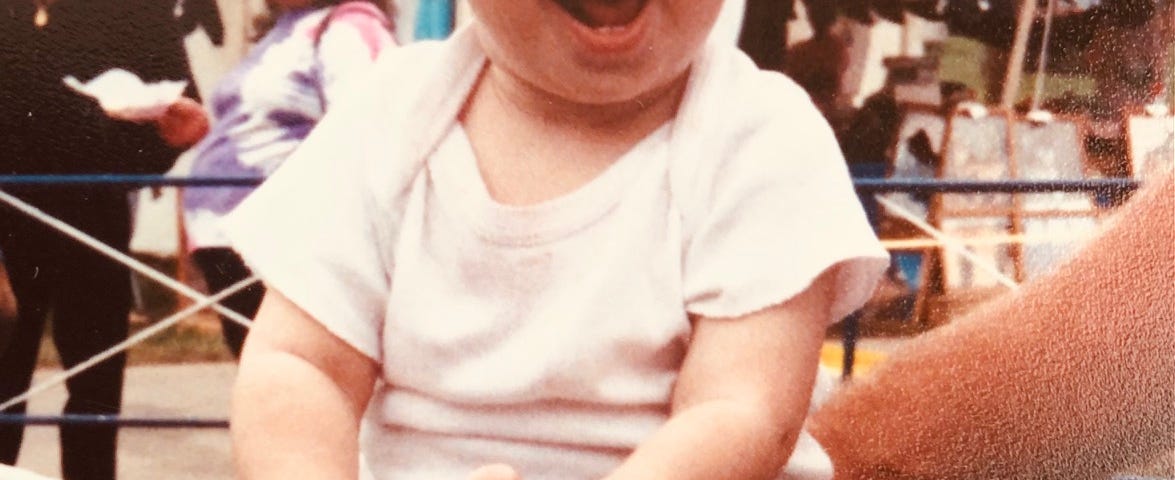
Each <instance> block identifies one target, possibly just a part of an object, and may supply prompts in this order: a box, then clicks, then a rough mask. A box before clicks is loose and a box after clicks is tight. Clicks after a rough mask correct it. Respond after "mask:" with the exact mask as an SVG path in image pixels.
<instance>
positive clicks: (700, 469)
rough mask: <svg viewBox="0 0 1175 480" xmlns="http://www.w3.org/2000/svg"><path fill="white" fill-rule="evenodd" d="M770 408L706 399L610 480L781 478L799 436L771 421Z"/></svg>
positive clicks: (660, 433)
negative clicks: (783, 467) (783, 466)
mask: <svg viewBox="0 0 1175 480" xmlns="http://www.w3.org/2000/svg"><path fill="white" fill-rule="evenodd" d="M767 412H768V410H767V409H765V408H756V407H754V406H751V405H748V404H743V403H740V402H736V401H730V400H716V401H709V402H705V403H701V404H698V405H695V406H692V407H689V408H688V409H685V410H683V411H681V412H679V413H677V414H675V415H674V416H673V417H672V418H670V420H669V421H668V422H666V423H665V425H663V426H662V427H661V428H660V429H659V430H657V431H656V432H655V433H654V434H653V435H652V436H651V437H650V438H649V439H647V440H646V441H645V442H643V443H642V444H641V445H640V447H639V448H637V449H636V451H635V452H633V454H632V455H631V456H630V457H629V458H628V459H627V460H626V461H625V462H624V463H623V464H622V465H621V466H620V468H618V469H617V470H616V471H615V472H613V473H612V474H611V475H609V476H608V477H607V479H606V480H629V479H639V480H650V479H674V480H687V479H707V480H710V479H715V478H722V479H729V480H744V479H745V480H750V479H770V478H775V477H776V476H777V475H778V473H779V469H780V468H781V467H782V465H783V464H784V463H785V462H786V461H787V457H788V456H789V455H790V453H791V451H792V448H793V447H794V446H795V441H796V438H797V436H798V435H799V431H800V427H801V421H802V414H803V413H802V411H800V412H799V413H798V414H797V415H796V417H797V418H796V421H795V422H793V424H791V425H782V424H779V423H778V422H773V421H769V420H767V419H768V418H770V416H769V415H767Z"/></svg>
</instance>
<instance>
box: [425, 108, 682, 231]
mask: <svg viewBox="0 0 1175 480" xmlns="http://www.w3.org/2000/svg"><path fill="white" fill-rule="evenodd" d="M672 124H673V123H672V121H670V122H667V123H666V124H664V125H662V126H660V127H658V128H657V129H656V130H654V131H653V132H652V133H650V134H649V135H647V136H646V137H645V138H643V139H641V141H639V142H637V144H636V145H634V146H633V147H632V148H631V149H629V151H628V152H626V153H625V154H623V155H621V157H620V158H619V159H617V160H616V162H614V163H613V164H612V165H610V166H608V168H606V169H605V170H604V171H603V172H601V173H600V174H599V175H597V176H596V177H595V178H593V179H591V180H589V181H588V182H587V183H585V184H583V185H581V186H579V187H578V188H576V189H575V190H572V191H570V192H568V193H566V194H563V195H560V196H558V197H555V198H552V199H550V200H546V201H543V202H539V203H536V204H531V205H507V204H503V203H499V202H498V201H496V200H494V199H493V197H492V196H491V195H490V193H489V189H488V188H487V187H486V185H485V181H484V179H483V178H482V176H481V171H480V169H479V168H478V166H477V157H476V155H475V154H474V151H473V146H472V144H471V143H470V140H469V137H468V136H467V134H466V132H465V129H464V128H463V127H462V126H461V124H460V123H456V124H454V126H453V128H452V129H451V130H450V131H449V133H447V134H446V135H445V137H444V139H442V141H441V142H440V144H438V146H437V149H436V150H435V151H434V152H433V153H432V155H430V157H429V161H428V173H429V177H430V181H431V183H432V185H433V187H434V188H435V191H436V197H437V199H438V201H439V202H440V203H442V204H444V205H443V206H445V207H447V208H446V210H447V211H449V212H450V213H453V214H456V216H457V217H458V218H460V219H461V220H462V221H463V222H464V223H465V224H466V225H467V226H468V228H471V229H472V230H474V231H475V232H476V233H477V234H478V235H479V236H480V237H481V238H482V239H484V240H486V241H488V242H490V243H495V244H499V245H504V246H519V247H525V246H536V245H541V244H545V243H550V242H553V241H556V240H558V239H561V238H564V237H566V236H568V235H570V234H572V233H574V232H576V231H579V230H582V229H584V228H587V227H588V226H590V225H592V224H594V223H595V222H596V221H598V220H600V219H601V218H603V216H604V215H605V214H607V213H608V212H609V211H611V210H612V209H613V208H615V207H616V206H617V205H618V204H619V203H620V201H621V200H622V198H623V197H624V192H625V190H626V189H627V188H628V186H629V185H630V184H631V183H632V180H633V179H635V178H636V177H637V176H638V174H639V173H640V172H641V171H642V170H644V169H646V168H648V167H649V166H650V165H653V164H657V163H661V162H659V161H658V158H657V157H660V156H666V155H668V150H669V149H668V142H669V139H670V138H671V132H672Z"/></svg>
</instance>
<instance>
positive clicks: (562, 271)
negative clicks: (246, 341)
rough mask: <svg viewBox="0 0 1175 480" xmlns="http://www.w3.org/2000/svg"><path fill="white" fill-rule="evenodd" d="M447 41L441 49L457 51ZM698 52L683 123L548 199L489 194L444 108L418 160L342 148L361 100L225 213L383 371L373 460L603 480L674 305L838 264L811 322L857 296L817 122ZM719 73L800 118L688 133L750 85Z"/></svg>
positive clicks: (750, 292)
mask: <svg viewBox="0 0 1175 480" xmlns="http://www.w3.org/2000/svg"><path fill="white" fill-rule="evenodd" d="M466 33H467V32H466ZM461 35H463V34H458V36H459V38H458V39H456V40H453V41H451V42H450V43H448V44H446V45H447V47H446V48H450V49H459V48H471V47H470V46H469V45H471V43H470V42H468V40H462V39H461V38H460V37H461ZM412 48H415V47H406V48H405V49H404V50H410V49H412ZM723 48H727V47H723ZM729 48H733V47H729ZM707 52H708V53H707V55H711V56H718V58H720V59H725V60H722V61H721V62H715V61H714V60H709V61H699V63H698V64H697V65H696V66H695V69H696V70H697V71H696V72H695V73H694V74H693V75H694V78H693V79H691V86H690V87H689V88H688V90H687V94H686V97H685V100H684V102H685V103H683V105H682V108H681V113H680V114H679V115H678V118H677V119H675V120H673V121H672V122H670V123H669V124H666V125H665V126H663V127H661V128H660V129H658V130H657V131H655V132H654V133H653V134H651V135H649V136H648V137H647V138H645V139H644V140H643V141H642V142H640V143H639V144H638V145H637V146H636V147H634V148H633V149H632V150H631V151H630V152H629V153H627V154H626V155H624V156H623V157H622V158H620V159H619V160H618V161H617V162H616V163H615V164H613V165H612V166H611V167H609V168H608V169H607V170H606V171H604V172H603V173H602V174H601V175H600V176H598V177H597V178H595V179H593V180H592V181H591V182H589V183H588V184H586V185H584V186H582V187H581V188H579V189H577V190H575V191H573V192H571V193H569V194H566V195H564V196H562V197H559V198H556V199H553V200H550V201H547V202H544V203H541V204H538V205H530V206H521V207H519V206H506V205H501V204H498V203H496V202H494V201H493V200H492V199H491V198H490V196H489V194H488V193H487V191H486V188H485V185H484V183H483V182H482V179H481V177H480V175H479V173H478V169H477V165H476V159H475V157H474V154H473V151H472V149H471V147H470V145H469V143H468V139H467V137H466V136H465V134H464V131H463V130H462V128H461V127H460V125H459V124H457V123H456V122H454V121H453V120H452V119H449V121H448V123H447V127H445V128H441V129H439V130H437V131H436V135H437V137H436V138H435V139H434V140H431V141H430V142H431V144H430V146H429V147H427V148H424V149H422V150H420V151H422V152H425V154H424V158H423V159H422V160H421V162H422V164H423V168H419V169H415V170H413V169H410V168H406V167H388V166H387V164H389V163H394V162H403V161H405V159H400V158H396V157H397V156H398V155H401V154H402V153H400V152H402V151H407V150H400V149H398V148H397V147H396V146H395V144H394V143H381V141H376V140H372V141H370V142H369V144H368V145H367V146H366V147H363V148H361V149H356V148H355V147H354V146H353V145H351V146H348V142H350V143H351V144H354V143H364V142H367V140H366V139H365V137H362V135H355V136H351V137H348V136H347V135H348V134H350V133H351V132H350V131H349V130H348V129H347V128H345V127H346V125H361V124H363V125H370V124H371V123H373V122H372V121H371V119H372V118H373V117H372V115H375V116H378V112H377V113H372V111H374V110H376V109H375V108H371V107H362V106H357V107H355V108H354V109H351V110H347V111H345V112H343V113H338V114H336V113H333V112H332V113H331V114H329V115H328V117H327V121H326V122H327V123H324V126H323V127H321V132H317V131H316V132H315V133H314V134H312V135H311V138H310V139H308V140H307V141H306V143H305V145H306V147H305V148H304V149H303V150H302V151H300V152H299V153H298V154H296V155H295V157H294V158H292V159H290V160H289V161H288V162H287V164H286V165H285V166H283V167H282V169H281V170H279V171H278V172H277V174H276V175H274V176H273V177H272V178H271V179H270V180H269V181H268V182H267V183H266V184H265V185H264V186H263V187H262V188H261V189H259V190H258V191H257V192H256V193H255V194H254V195H253V196H252V197H250V199H248V200H247V201H246V203H245V204H244V205H243V206H242V207H241V209H240V210H238V211H237V212H236V213H235V214H234V215H233V216H232V217H231V227H230V229H229V232H230V236H231V237H232V238H233V240H234V246H235V247H236V248H237V249H238V250H239V251H241V252H242V254H243V256H244V257H245V258H246V259H247V261H248V262H249V264H250V266H251V267H253V269H254V270H255V271H256V272H258V273H259V274H260V275H261V276H262V277H263V278H264V279H265V280H266V281H267V282H268V283H269V285H270V286H271V287H272V288H275V289H277V290H278V291H280V292H282V293H283V294H284V295H285V296H287V297H288V298H290V299H291V300H292V301H293V302H295V303H296V304H298V305H299V306H300V307H301V308H303V309H304V310H305V311H307V312H308V313H310V314H311V315H312V316H313V317H315V318H316V319H317V320H318V321H319V322H321V323H322V324H323V325H324V326H326V328H327V329H329V330H330V331H332V332H334V333H335V334H336V335H338V336H339V337H340V338H342V339H343V340H345V341H347V342H348V343H350V344H351V345H352V346H354V347H355V348H356V349H358V350H359V351H361V352H363V353H365V354H367V355H369V356H370V357H371V358H372V359H374V360H375V361H377V362H379V363H380V364H381V366H382V379H381V380H382V381H381V382H380V384H379V385H378V386H377V390H376V395H375V397H374V399H373V400H372V403H371V405H370V408H369V410H368V413H367V416H366V418H365V423H364V433H363V437H364V438H363V441H362V448H363V453H364V468H366V469H367V470H368V472H369V475H371V476H372V477H373V478H375V479H378V480H393V479H394V480H402V479H404V480H406V479H422V480H423V479H430V480H435V479H459V478H464V476H465V475H467V474H468V473H469V472H470V471H471V470H472V469H473V468H476V467H477V466H480V465H483V464H486V463H497V462H502V463H507V464H511V465H513V466H514V467H515V468H517V469H518V470H519V472H520V473H521V474H522V475H523V477H524V478H526V479H528V480H546V479H552V480H553V479H588V478H600V477H602V476H604V475H605V474H606V473H607V472H608V471H610V470H611V469H612V468H614V467H615V466H616V465H617V464H618V463H619V462H621V461H622V460H623V459H624V458H625V457H626V456H627V454H628V453H629V452H630V451H631V450H632V449H633V448H634V447H635V446H636V445H637V444H638V443H639V442H640V441H641V440H642V439H644V438H645V437H647V436H648V435H649V434H650V433H651V432H652V431H653V430H655V429H656V428H658V426H660V425H661V424H662V423H663V422H664V421H665V420H666V418H667V416H668V407H669V398H670V393H671V390H672V388H673V383H674V380H675V378H676V375H677V371H678V369H679V367H680V365H681V361H682V359H683V356H684V354H685V350H686V345H687V339H688V335H689V334H690V325H689V322H688V314H690V313H693V314H698V315H706V316H713V317H735V316H739V315H742V314H746V313H749V312H753V311H755V310H759V309H762V308H764V307H767V306H770V305H773V304H777V303H780V302H782V301H785V300H787V299H788V298H790V297H792V296H793V295H795V294H797V293H799V292H801V291H802V290H804V289H805V288H806V287H807V286H808V284H809V283H810V282H811V281H812V280H813V279H814V278H815V277H816V276H818V275H819V274H820V273H822V272H823V271H825V270H826V269H828V268H829V267H831V266H833V265H840V266H841V267H842V268H840V270H839V271H840V274H839V275H838V277H837V283H838V285H837V291H838V293H839V295H838V298H837V301H836V306H835V307H834V309H833V310H834V311H833V312H830V313H829V316H828V317H826V318H816V319H812V321H818V322H824V323H827V322H831V321H834V320H837V319H839V318H840V317H841V316H843V315H845V314H847V313H849V312H851V311H852V310H853V309H855V308H856V307H858V306H859V305H860V304H861V303H863V302H864V301H865V299H867V298H868V295H869V294H870V293H871V292H872V287H873V286H874V284H875V282H876V279H877V278H878V275H879V274H880V272H881V271H882V270H883V269H884V267H885V265H886V260H885V259H886V254H885V252H884V250H882V249H881V247H880V246H879V244H878V242H877V240H876V238H875V237H874V235H873V233H872V231H871V230H870V228H869V225H868V224H867V222H866V220H865V217H864V214H863V212H862V210H861V207H860V205H859V203H858V201H857V198H856V196H855V195H854V194H853V191H852V188H851V186H850V182H849V177H848V174H847V170H846V167H845V165H844V162H843V160H842V159H841V157H840V154H839V152H838V149H837V146H836V143H835V140H834V139H833V137H832V134H831V132H830V130H829V128H828V127H827V125H826V124H825V123H824V121H823V120H822V119H821V117H820V116H819V113H817V112H816V110H815V108H814V107H812V106H811V104H810V102H809V101H808V100H807V98H806V96H805V95H804V94H803V92H802V91H801V90H799V89H798V87H795V86H794V84H792V83H790V82H789V81H786V80H784V79H783V78H782V77H778V76H775V75H771V77H770V78H769V79H767V80H766V81H764V80H763V79H762V78H760V77H759V76H758V72H757V70H753V66H749V67H748V64H749V60H746V59H745V58H744V57H741V56H739V55H737V54H735V53H733V52H731V51H727V50H720V51H719V52H714V49H710V50H708V51H707ZM393 58H394V59H397V58H400V57H399V56H395V57H393ZM472 58H474V59H476V58H477V57H476V56H473V57H472ZM395 61H397V62H400V63H398V64H397V65H396V66H399V67H401V68H407V67H406V65H408V64H407V63H403V62H406V60H403V59H400V60H395ZM471 61H476V60H471ZM722 65H725V66H726V68H733V69H735V71H736V72H741V73H739V75H742V76H746V78H747V80H748V81H749V85H750V86H752V87H755V88H767V87H772V88H778V89H782V90H781V91H771V92H768V97H777V96H780V95H783V96H784V100H785V101H786V102H785V103H786V104H787V105H788V106H789V107H790V108H791V110H789V111H786V112H774V113H773V112H766V113H764V112H762V111H758V110H756V109H755V108H753V107H751V108H748V112H750V114H749V115H747V116H745V118H739V117H735V118H729V119H724V120H723V121H727V122H732V123H734V124H738V123H739V122H743V121H744V120H747V119H750V120H749V121H752V124H751V125H750V127H748V128H746V129H743V130H738V132H739V133H738V134H737V135H733V136H732V135H726V133H728V132H721V131H719V132H710V131H708V130H707V131H700V130H698V129H699V128H700V127H702V126H704V125H706V124H707V123H708V122H712V121H714V119H704V118H702V117H699V116H698V112H697V109H699V108H704V105H705V102H706V101H708V100H707V99H711V98H713V92H715V91H716V90H715V89H713V88H711V87H712V86H713V85H711V84H710V83H708V82H717V81H718V80H717V79H722V78H736V79H737V78H741V77H739V76H734V77H731V75H729V74H726V73H721V74H718V75H717V77H713V76H708V75H706V74H705V72H707V71H708V69H713V68H721V66H722ZM746 68H750V69H752V70H745V71H744V70H743V69H746ZM380 71H381V72H383V73H381V75H393V74H396V72H397V71H402V70H397V69H395V68H390V67H388V68H383V69H380ZM699 72H700V73H699ZM765 75H770V74H765ZM716 78H717V79H716ZM384 80H387V79H384ZM376 84H377V85H386V84H387V82H380V81H377V82H376ZM468 85H470V84H469V83H465V84H464V86H454V87H453V90H452V91H449V92H447V94H449V95H457V96H458V99H460V98H464V97H463V96H464V95H467V94H468V90H467V88H468ZM719 86H720V85H719ZM726 86H727V87H730V88H735V89H738V88H740V85H738V84H737V83H736V84H730V85H726ZM463 88H464V89H463ZM719 91H720V90H719ZM732 97H733V98H738V97H737V96H732ZM366 101H367V103H374V104H377V105H378V103H379V101H380V100H375V101H373V100H371V99H367V100H366ZM364 111H366V112H367V113H366V114H364V113H361V112H364ZM732 111H734V112H736V113H735V114H736V115H737V114H738V113H737V112H739V111H741V110H739V109H732ZM724 114H729V112H724ZM365 115H366V116H365ZM763 115H766V117H765V118H767V119H768V121H766V122H760V120H759V119H758V118H759V117H758V116H763ZM332 118H333V119H332ZM330 122H333V123H330ZM429 128H431V127H424V128H422V130H421V131H428V129H429ZM712 133H719V134H723V138H721V139H720V140H722V142H719V143H720V144H721V150H722V152H721V154H716V155H708V156H706V157H705V158H701V159H696V160H689V161H691V162H697V163H696V164H691V165H689V169H690V172H691V173H690V175H689V176H687V179H686V180H679V179H675V177H674V175H676V174H677V173H678V172H680V171H681V170H679V169H680V168H684V167H682V166H681V165H678V164H677V163H675V162H678V161H684V159H686V158H693V157H691V156H688V155H684V154H680V153H679V152H681V151H682V150H681V148H683V146H689V145H690V142H695V141H706V138H707V137H706V135H708V134H712ZM412 135H417V133H415V132H414V133H412ZM727 137H730V138H727ZM715 142H717V140H715ZM715 142H709V141H707V145H710V144H712V143H715ZM385 147H386V148H385ZM701 148H702V147H697V148H693V147H691V150H698V149H701ZM351 157H356V158H351ZM405 172H407V173H405ZM396 175H402V176H403V178H402V179H401V180H391V178H393V177H395V176H396ZM691 177H696V178H693V179H692V181H691V180H690V178H691ZM396 182H403V183H404V185H402V186H397V185H396ZM396 188H400V189H402V190H403V193H402V194H400V195H394V194H393V193H391V192H393V191H394V190H395V189H396ZM385 190H386V191H385ZM389 198H394V199H395V200H394V201H392V200H389ZM682 209H694V210H691V211H689V212H683V210H682ZM388 223H394V224H395V225H393V226H391V228H389V225H387V224H388Z"/></svg>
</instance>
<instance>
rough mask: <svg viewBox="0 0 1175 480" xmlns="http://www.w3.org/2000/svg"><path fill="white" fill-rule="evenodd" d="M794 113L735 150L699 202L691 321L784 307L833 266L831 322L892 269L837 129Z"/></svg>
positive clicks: (687, 280)
mask: <svg viewBox="0 0 1175 480" xmlns="http://www.w3.org/2000/svg"><path fill="white" fill-rule="evenodd" d="M798 110H800V111H796V112H789V114H788V115H787V118H783V119H779V120H774V121H771V122H769V123H767V124H766V125H764V126H762V127H759V128H757V129H756V130H755V131H754V132H752V133H751V134H750V135H748V136H747V137H746V138H745V139H744V140H743V141H741V142H739V143H738V144H737V145H736V147H735V148H733V150H734V151H733V152H730V155H727V156H726V158H724V159H722V160H720V162H719V163H718V164H717V165H716V166H715V167H714V168H713V170H712V171H711V177H712V185H711V186H710V187H709V188H710V190H709V191H708V192H706V193H704V195H707V198H704V199H703V201H700V202H694V204H698V205H705V207H704V208H703V210H704V211H705V213H704V214H703V215H702V216H701V217H700V219H699V220H697V221H696V223H695V224H694V226H693V227H687V228H692V229H693V232H692V233H689V240H688V242H687V244H686V247H685V252H684V260H683V262H684V263H683V288H684V295H685V304H686V310H687V311H689V312H690V313H694V314H698V315H702V316H707V317H738V316H742V315H745V314H748V313H751V312H754V311H758V310H761V309H763V308H766V307H769V306H772V305H776V304H780V303H783V302H784V301H786V300H788V299H790V298H791V297H793V296H795V295H796V294H798V293H800V292H802V291H804V290H805V289H807V288H808V286H809V285H810V284H811V283H812V281H813V280H815V279H816V277H818V276H819V275H820V274H822V273H823V272H824V271H826V270H828V269H830V268H832V267H834V266H836V267H839V268H838V270H837V275H836V279H835V280H836V287H835V291H836V298H835V299H834V304H833V307H832V310H831V312H830V318H829V319H827V320H828V321H829V322H835V321H837V320H840V319H841V318H843V317H844V316H846V315H848V314H849V313H851V312H852V311H854V310H856V309H857V308H859V307H860V306H861V305H862V304H864V302H865V301H866V300H868V298H869V296H870V295H871V294H872V292H873V289H874V288H875V286H876V282H877V280H878V279H879V278H880V275H881V273H883V272H884V270H885V268H886V266H887V265H888V254H887V253H886V251H885V250H884V249H883V248H882V246H881V245H880V242H878V240H877V237H876V236H875V234H874V232H873V230H872V228H871V227H870V225H869V223H868V221H867V220H866V217H865V213H864V210H863V208H862V206H861V204H860V201H859V200H858V198H857V196H856V194H855V192H854V190H853V187H852V183H851V179H850V178H849V174H848V168H847V166H846V165H845V163H844V160H843V157H842V155H841V153H840V149H839V147H838V146H837V143H836V140H835V138H834V137H833V135H832V131H831V129H830V128H829V127H828V125H827V123H826V122H825V121H824V120H823V118H822V117H820V116H819V114H818V113H817V112H816V111H815V109H814V108H806V109H798ZM695 193H696V192H695ZM697 194H700V195H701V193H697Z"/></svg>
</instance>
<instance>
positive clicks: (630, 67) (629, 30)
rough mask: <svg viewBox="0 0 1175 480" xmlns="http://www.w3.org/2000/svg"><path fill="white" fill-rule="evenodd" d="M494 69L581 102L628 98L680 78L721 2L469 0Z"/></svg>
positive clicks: (698, 47)
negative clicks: (495, 67) (499, 69)
mask: <svg viewBox="0 0 1175 480" xmlns="http://www.w3.org/2000/svg"><path fill="white" fill-rule="evenodd" d="M470 2H471V5H472V7H473V9H474V12H475V13H476V15H477V18H478V21H479V24H478V31H477V34H478V39H479V40H480V41H481V44H482V46H483V48H485V51H486V54H487V55H488V56H489V58H490V61H491V62H493V63H494V64H495V66H497V67H498V68H502V69H503V70H505V71H507V72H509V73H511V74H513V75H515V76H517V77H519V78H521V79H522V80H524V81H526V82H528V83H530V84H532V85H533V86H535V87H538V88H539V89H542V90H545V91H547V92H548V93H551V94H554V95H556V96H559V97H562V98H565V99H568V100H571V101H575V102H581V103H589V104H606V103H613V102H621V101H625V100H632V99H634V98H636V97H638V96H640V95H641V94H644V93H647V92H649V91H651V90H653V89H656V88H658V87H661V86H664V85H666V84H668V83H669V82H670V81H672V80H674V79H676V78H678V77H679V76H680V75H682V74H683V73H684V72H685V71H686V69H687V68H688V67H689V64H690V62H691V61H692V60H693V59H694V57H695V56H696V54H697V52H698V51H699V49H700V48H701V45H702V42H703V41H704V40H705V38H706V35H707V33H708V32H709V31H710V27H711V26H712V25H713V24H714V19H715V18H716V17H717V16H718V10H719V9H720V8H721V6H722V0H470Z"/></svg>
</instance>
